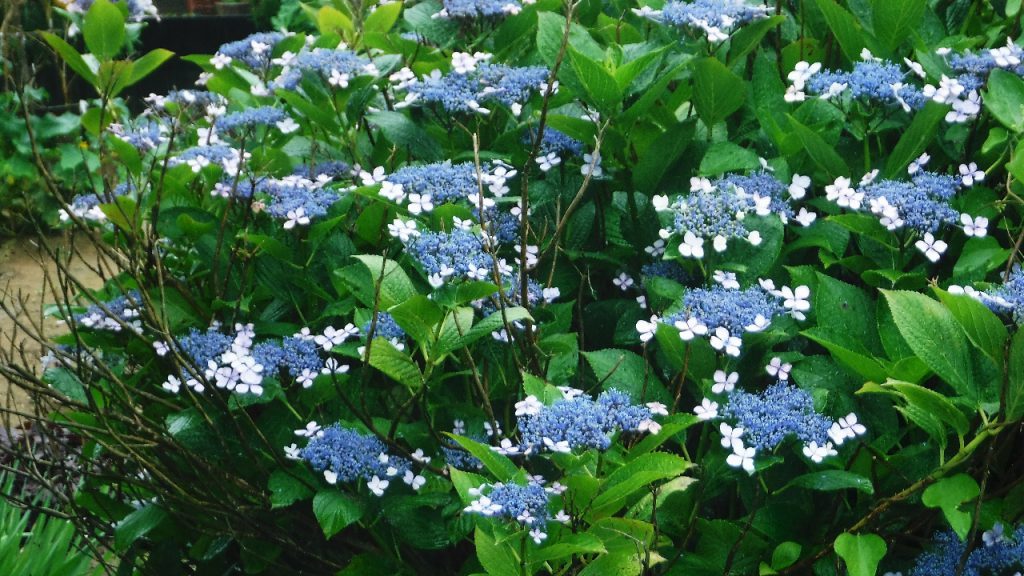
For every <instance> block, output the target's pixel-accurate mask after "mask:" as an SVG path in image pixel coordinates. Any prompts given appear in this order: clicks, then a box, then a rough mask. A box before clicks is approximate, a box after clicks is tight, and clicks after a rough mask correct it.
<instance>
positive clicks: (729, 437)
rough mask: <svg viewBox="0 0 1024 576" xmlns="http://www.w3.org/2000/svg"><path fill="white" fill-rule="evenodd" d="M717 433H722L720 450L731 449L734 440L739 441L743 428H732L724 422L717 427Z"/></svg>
mask: <svg viewBox="0 0 1024 576" xmlns="http://www.w3.org/2000/svg"><path fill="white" fill-rule="evenodd" d="M718 431H719V432H721V433H722V448H730V447H732V443H733V441H734V440H739V439H740V437H741V436H743V427H742V426H737V427H735V428H733V427H732V426H729V425H728V424H726V423H725V422H722V423H721V424H719V425H718Z"/></svg>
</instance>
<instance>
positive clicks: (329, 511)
mask: <svg viewBox="0 0 1024 576" xmlns="http://www.w3.org/2000/svg"><path fill="white" fill-rule="evenodd" d="M313 514H314V515H316V520H317V522H319V523H320V529H321V530H323V531H324V537H325V538H328V539H329V538H331V537H332V536H334V535H335V534H337V533H338V532H341V531H342V530H344V529H345V527H347V526H349V525H351V524H352V523H353V522H357V521H358V520H359V519H360V518H362V517H363V506H362V504H361V503H360V502H359V501H358V500H356V499H354V498H352V497H351V496H348V495H346V494H344V493H342V492H339V491H338V490H335V489H330V488H328V489H326V490H321V491H320V492H317V493H316V496H314V497H313Z"/></svg>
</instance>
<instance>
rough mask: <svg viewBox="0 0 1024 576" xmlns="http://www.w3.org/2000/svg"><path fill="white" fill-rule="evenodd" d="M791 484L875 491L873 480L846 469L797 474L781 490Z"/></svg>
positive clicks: (832, 489)
mask: <svg viewBox="0 0 1024 576" xmlns="http://www.w3.org/2000/svg"><path fill="white" fill-rule="evenodd" d="M791 486H796V487H798V488H807V489H808V490H817V491H819V492H835V491H837V490H851V489H852V490H857V491H860V492H863V493H865V494H874V493H875V487H874V486H872V485H871V480H869V479H867V478H865V477H863V476H861V475H860V474H854V473H853V472H847V471H846V470H822V471H821V472H810V473H808V474H804V475H802V476H797V477H796V478H794V479H793V480H792V481H790V482H789V484H787V485H786V486H784V487H783V488H782V489H781V490H785V489H786V488H789V487H791ZM781 490H780V491H781Z"/></svg>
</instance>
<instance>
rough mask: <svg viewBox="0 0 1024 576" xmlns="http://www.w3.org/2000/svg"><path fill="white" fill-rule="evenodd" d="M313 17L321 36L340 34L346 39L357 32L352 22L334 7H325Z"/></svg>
mask: <svg viewBox="0 0 1024 576" xmlns="http://www.w3.org/2000/svg"><path fill="white" fill-rule="evenodd" d="M312 16H313V20H315V21H316V27H317V28H318V29H319V30H320V33H321V34H338V35H339V36H342V37H346V36H347V35H351V34H352V33H353V32H355V27H354V26H353V25H352V20H351V19H350V18H349V17H348V16H346V15H345V14H344V13H342V12H341V11H340V10H338V9H337V8H334V7H333V6H324V7H322V8H320V10H319V11H317V12H315V13H314V14H313V15H312Z"/></svg>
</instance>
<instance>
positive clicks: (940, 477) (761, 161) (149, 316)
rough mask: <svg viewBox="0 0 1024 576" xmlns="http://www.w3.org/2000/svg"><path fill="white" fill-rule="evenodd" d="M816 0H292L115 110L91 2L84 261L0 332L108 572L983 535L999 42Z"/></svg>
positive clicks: (997, 413) (427, 567)
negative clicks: (13, 331)
mask: <svg viewBox="0 0 1024 576" xmlns="http://www.w3.org/2000/svg"><path fill="white" fill-rule="evenodd" d="M958 5H959V4H958ZM850 8H851V10H847V9H846V8H845V7H843V6H841V5H839V4H836V3H833V2H828V1H826V0H819V1H816V2H813V3H809V2H799V3H793V4H792V5H790V3H779V4H778V5H777V8H776V9H774V10H770V9H767V8H765V7H762V6H755V5H747V4H742V3H738V2H731V1H711V0H708V1H704V0H698V1H696V2H692V3H680V2H675V1H670V2H668V3H666V4H664V5H663V6H647V5H645V6H640V7H637V6H632V5H625V4H623V3H621V2H614V1H611V2H606V3H598V2H589V3H585V2H575V3H566V4H564V5H563V4H561V3H558V2H554V1H552V0H538V1H537V2H522V3H519V2H514V1H513V2H506V3H493V2H486V1H481V2H445V3H443V4H438V3H436V2H433V1H426V2H420V3H417V4H411V5H403V4H401V3H393V2H392V3H382V4H379V5H376V6H373V7H369V6H357V7H355V8H353V7H340V8H339V7H330V6H328V7H322V8H320V9H319V11H317V12H316V16H317V17H316V25H317V27H318V31H319V33H318V34H314V35H309V36H306V35H290V34H287V33H283V32H271V33H260V34H257V35H255V36H252V37H249V38H246V39H245V40H242V41H239V42H233V43H230V44H226V45H224V46H223V47H221V49H220V50H219V51H218V52H217V53H216V54H214V55H196V56H188V57H187V58H188V59H189V60H190V61H192V62H194V63H196V64H197V65H198V66H199V67H200V68H201V69H202V73H201V75H200V77H199V80H198V82H197V83H198V86H197V87H196V88H194V89H184V90H179V91H175V92H173V93H170V94H167V95H154V96H152V97H151V98H149V99H148V101H147V103H148V108H147V109H146V111H145V112H144V113H143V114H141V115H138V116H136V117H130V116H129V115H127V113H126V112H125V111H124V110H123V109H119V108H117V107H110V106H107V103H108V102H109V101H110V98H112V97H114V96H116V94H117V92H118V91H119V89H121V88H123V85H124V84H125V83H130V82H133V81H135V80H137V79H138V78H140V77H141V76H142V75H145V74H146V73H149V72H151V71H152V70H153V69H155V68H156V67H157V66H158V65H159V63H160V62H162V61H163V60H164V59H166V57H168V55H167V54H163V53H154V54H151V55H147V56H143V57H141V58H139V59H137V60H119V59H118V57H119V55H120V51H121V45H120V44H119V43H110V42H107V39H109V38H119V37H121V36H123V34H121V29H122V27H123V26H124V15H123V13H122V11H121V10H120V9H119V8H118V7H117V6H116V5H114V4H110V3H108V2H107V1H106V0H96V2H95V3H93V5H92V7H91V8H89V11H88V12H87V13H86V15H85V16H84V20H83V23H82V29H83V35H84V40H85V45H86V49H87V50H89V51H90V52H91V53H92V54H93V56H95V60H96V61H97V62H98V63H99V65H98V66H95V65H90V64H89V60H86V59H84V58H83V57H82V56H80V55H79V54H78V52H77V51H76V50H75V49H73V48H72V47H70V45H66V44H62V43H61V42H59V41H57V40H56V39H55V38H54V37H49V36H48V37H47V41H48V42H49V43H50V45H51V46H53V47H54V48H55V49H56V50H57V51H58V52H60V53H61V55H62V57H64V58H65V59H66V60H67V62H68V64H69V65H70V66H72V68H75V70H76V71H77V72H79V73H80V74H82V75H83V76H85V77H86V79H87V80H88V81H89V82H90V83H91V84H93V85H94V86H95V87H96V90H97V94H98V95H99V97H100V101H99V102H100V105H99V106H98V107H97V108H94V109H92V110H90V111H88V112H86V114H87V115H89V114H92V116H91V118H93V119H94V120H95V127H96V129H95V130H94V131H93V132H92V142H93V145H94V146H95V147H96V149H97V151H98V153H99V154H100V157H101V166H103V168H102V169H101V170H99V171H98V172H97V173H96V174H95V177H94V178H92V179H91V180H90V181H88V182H83V185H82V189H81V193H80V194H79V195H78V196H76V198H74V199H73V201H71V202H68V203H66V205H65V206H64V208H63V215H64V217H65V218H66V220H67V221H68V225H69V226H72V227H74V228H76V229H80V230H87V231H89V232H90V233H91V238H93V240H94V241H95V242H96V243H97V244H98V246H99V247H100V248H101V250H102V253H103V255H104V256H105V259H106V260H107V261H108V262H109V265H107V266H103V267H101V271H104V272H105V271H106V270H108V269H109V270H112V273H110V274H107V275H106V276H105V278H104V280H105V282H104V284H103V286H102V288H101V289H99V290H85V289H76V290H75V291H74V294H69V295H68V297H67V298H66V300H65V301H64V302H61V303H59V304H58V307H57V312H56V314H57V315H58V316H59V317H60V318H61V319H63V320H64V321H66V322H67V323H68V326H69V328H70V329H71V331H70V333H69V334H67V335H65V336H61V337H57V338H55V339H53V341H52V345H50V347H49V350H50V354H49V355H48V357H47V358H46V359H45V364H46V366H45V370H44V371H43V372H42V374H41V376H38V377H37V376H34V375H33V371H32V370H31V369H30V367H26V366H20V365H19V364H16V363H14V362H8V363H7V365H6V366H4V367H2V368H0V370H2V371H3V372H4V373H5V374H8V375H9V376H10V377H12V378H14V379H15V380H17V381H18V382H19V383H20V385H21V386H23V387H24V388H26V389H28V390H29V391H31V392H33V393H34V394H35V395H36V397H37V398H38V399H39V400H40V401H41V402H44V404H45V406H47V407H49V408H50V409H52V413H51V418H52V419H54V420H57V421H59V422H61V423H62V424H63V425H64V426H67V427H68V428H70V429H71V430H73V431H75V432H76V433H77V434H80V435H82V436H83V437H84V438H85V444H84V446H83V449H82V456H81V457H82V458H83V459H84V462H85V464H86V465H85V466H83V470H84V473H85V477H84V479H83V480H82V484H81V486H80V488H79V493H78V496H77V498H76V500H75V502H74V506H75V508H76V511H77V512H78V513H79V514H81V515H82V516H83V517H85V518H89V519H90V520H92V521H93V522H94V523H93V524H90V525H89V526H90V527H91V530H90V532H91V533H92V534H93V535H95V536H96V537H99V538H103V539H105V540H106V541H108V542H109V543H110V545H111V546H112V547H113V549H114V550H116V551H117V552H118V553H119V554H121V555H122V556H123V557H124V562H127V563H133V564H135V565H137V566H138V567H139V568H140V569H141V570H144V571H150V572H158V571H168V570H170V571H177V570H180V571H185V570H194V571H203V572H207V571H210V572H212V571H218V572H225V571H229V570H236V569H238V568H239V567H241V568H242V569H244V570H245V571H247V572H252V573H275V574H276V573H282V572H294V573H317V574H320V573H324V574H328V573H330V574H334V573H338V574H375V573H387V574H394V573H445V574H448V573H480V572H486V573H487V574H495V575H505V574H537V573H552V574H568V573H573V574H575V573H579V574H611V573H617V574H641V573H644V574H676V573H680V574H683V573H685V574H691V573H692V574H730V573H735V574H751V573H755V572H757V573H761V574H775V573H809V572H814V573H816V574H838V573H841V572H842V571H843V570H845V571H846V572H848V573H850V574H858V575H860V574H875V573H877V572H878V571H879V570H880V569H885V568H888V567H892V568H894V569H899V568H904V569H908V570H910V569H911V568H912V567H913V568H912V569H913V570H914V571H913V572H911V573H914V574H917V573H921V572H922V570H927V569H928V568H922V566H924V567H927V566H933V565H935V566H939V565H941V566H946V567H948V566H950V565H951V564H950V563H951V562H952V560H950V558H952V557H953V556H955V555H959V556H958V559H957V561H958V562H959V563H960V565H962V566H963V570H966V572H964V573H971V572H970V571H971V570H978V571H981V570H988V569H991V568H992V567H996V568H997V569H998V570H1006V571H1008V572H1006V573H1011V572H1012V571H1013V570H1020V569H1021V568H1022V566H1021V565H1020V560H1019V558H1016V559H1015V558H1013V557H1012V554H1013V551H1014V550H1016V549H1017V548H1016V547H1018V546H1019V544H1020V542H1019V529H1016V528H1015V529H1014V530H1016V531H1015V532H1012V535H1010V536H1006V537H1005V540H1002V538H1003V536H1002V534H1003V532H1001V531H1000V530H1002V529H1001V528H997V526H1003V525H1006V526H1007V528H1009V527H1010V526H1014V525H1016V523H1017V522H1018V521H1019V517H1020V512H1021V509H1022V508H1021V505H1020V496H1021V491H1020V484H1019V482H1018V478H1019V477H1020V473H1019V472H1020V470H1019V467H1020V464H1019V462H1017V460H1016V459H1015V458H1014V449H1015V448H1018V447H1019V443H1020V440H1021V429H1020V420H1021V417H1022V416H1024V395H1022V392H1024V379H1022V377H1021V373H1020V371H1021V366H1022V365H1024V364H1022V361H1021V358H1024V344H1022V338H1024V337H1022V336H1020V333H1019V331H1018V330H1017V329H1016V321H1017V319H1018V318H1019V317H1020V313H1019V310H1018V308H1019V306H1020V290H1019V289H1018V284H1019V282H1020V275H1021V272H1020V271H1019V268H1018V267H1016V262H1017V259H1018V251H1019V248H1020V244H1021V241H1020V238H1021V236H1020V234H1021V228H1020V222H1019V211H1018V206H1017V204H1018V201H1019V190H1020V188H1021V185H1020V183H1019V182H1018V181H1017V180H1016V177H1017V174H1018V170H1017V163H1018V162H1017V156H1018V150H1019V148H1018V134H1019V132H1020V131H1021V130H1024V125H1022V124H1021V122H1020V119H1019V110H1020V106H1021V104H1022V103H1024V80H1022V79H1021V75H1022V73H1024V68H1021V56H1022V54H1024V50H1022V49H1021V48H1019V47H1018V46H1016V45H1015V44H1013V43H1012V42H1010V43H1009V44H1006V43H1005V40H1004V39H993V37H994V36H999V34H998V31H999V30H1000V29H999V28H998V26H1000V25H1001V24H1000V23H1002V22H1003V20H1002V18H1003V17H1004V16H1008V15H1006V14H1005V13H1002V14H999V13H995V12H992V11H991V10H988V9H985V10H984V11H982V12H981V13H976V14H974V15H972V16H971V17H970V18H969V19H967V20H965V21H964V23H963V24H962V25H961V26H960V27H959V28H958V29H955V30H947V27H946V25H945V24H943V20H942V18H941V17H940V16H945V17H947V19H950V20H951V21H956V19H955V18H954V16H955V14H956V13H955V12H954V11H952V10H953V9H952V8H950V9H949V11H947V12H945V13H943V14H939V13H937V12H936V10H935V9H934V8H932V7H930V6H928V5H926V3H924V2H921V1H917V0H899V1H893V2H884V3H883V2H877V3H871V4H870V5H869V6H865V5H862V4H860V3H852V4H851V6H850ZM911 31H918V32H919V35H918V37H915V41H914V42H911V41H910V40H909V39H908V35H909V34H910V33H911ZM981 32H989V34H988V35H987V36H986V35H983V34H981ZM968 33H970V34H974V33H978V36H968V35H967V34H968ZM524 40H526V41H524ZM784 80H785V81H784ZM93 110H95V112H94V111H93ZM72 284H74V283H73V282H72ZM76 288H81V287H80V286H77V287H76ZM949 530H951V531H952V533H949V532H948V531H949ZM935 533H938V534H939V535H938V536H937V537H936V546H935V547H932V548H928V550H925V551H923V552H922V546H921V544H920V542H921V541H923V540H924V539H927V538H930V537H931V535H932V534H935ZM951 534H952V535H951ZM1008 534H1009V533H1008ZM917 536H920V538H918V537H917ZM997 540H998V541H997ZM996 544H998V547H997V548H992V546H994V545H996ZM989 548H992V549H991V550H989ZM978 550H982V552H978ZM996 557H998V558H1000V560H998V562H997V561H996V560H992V558H996ZM1004 557H1005V558H1009V560H1007V561H1005V562H1003V560H1001V559H1002V558H1004ZM171 567H173V568H171ZM880 567H881V568H880ZM956 569H960V568H956ZM1001 573H1002V572H1001Z"/></svg>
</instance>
